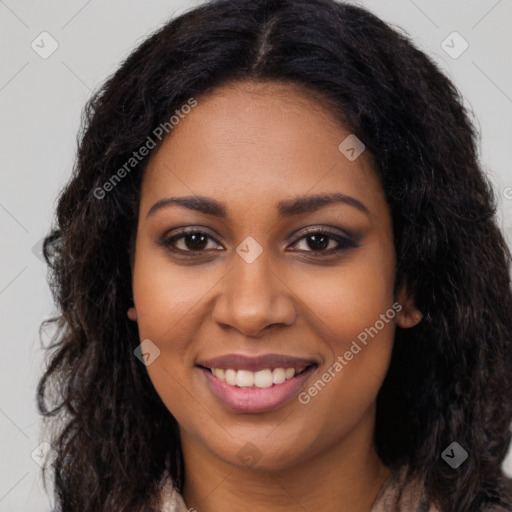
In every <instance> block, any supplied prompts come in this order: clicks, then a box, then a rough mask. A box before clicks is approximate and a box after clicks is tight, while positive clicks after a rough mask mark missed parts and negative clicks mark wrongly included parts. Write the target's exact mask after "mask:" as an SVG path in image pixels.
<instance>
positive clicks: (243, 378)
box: [236, 370, 254, 388]
mask: <svg viewBox="0 0 512 512" xmlns="http://www.w3.org/2000/svg"><path fill="white" fill-rule="evenodd" d="M253 384H254V372H250V371H248V370H238V371H237V372H236V385H237V386H239V387H241V388H250V387H251V386H252V385H253Z"/></svg>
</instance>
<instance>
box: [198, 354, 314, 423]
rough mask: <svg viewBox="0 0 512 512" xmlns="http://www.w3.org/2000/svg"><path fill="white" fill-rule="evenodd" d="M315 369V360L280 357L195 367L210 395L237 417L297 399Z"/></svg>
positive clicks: (241, 358) (234, 357)
mask: <svg viewBox="0 0 512 512" xmlns="http://www.w3.org/2000/svg"><path fill="white" fill-rule="evenodd" d="M318 366H319V364H318V362H317V361H315V360H309V359H303V358H290V357H287V356H281V355H267V356H259V357H256V358H254V357H247V356H243V355H229V356H222V357H219V358H215V359H211V360H208V361H201V362H199V364H197V368H198V369H199V370H200V371H201V372H202V374H203V376H204V378H205V380H206V383H207V385H208V387H209V389H210V391H211V392H212V393H213V395H214V396H215V397H216V398H217V399H218V400H220V402H221V403H222V404H223V405H224V406H226V407H227V408H228V409H230V410H232V411H235V412H238V413H261V412H269V411H271V410H274V409H276V408H278V407H281V406H282V405H284V404H285V403H287V402H288V401H290V400H291V399H292V398H293V397H294V396H297V395H298V393H299V392H300V390H301V388H302V387H303V386H304V383H305V381H306V380H307V379H308V378H309V377H310V376H311V375H312V374H313V373H314V372H315V370H316V369H317V368H318Z"/></svg>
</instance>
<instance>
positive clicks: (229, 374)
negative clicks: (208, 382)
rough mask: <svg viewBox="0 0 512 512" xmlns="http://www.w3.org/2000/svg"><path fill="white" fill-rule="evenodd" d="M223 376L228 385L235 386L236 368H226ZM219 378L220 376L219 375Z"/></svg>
mask: <svg viewBox="0 0 512 512" xmlns="http://www.w3.org/2000/svg"><path fill="white" fill-rule="evenodd" d="M224 377H225V379H224V380H225V381H226V382H227V383H228V384H229V385H230V386H236V370H231V369H229V370H226V371H225V372H224ZM219 378H220V377H219Z"/></svg>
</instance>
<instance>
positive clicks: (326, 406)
mask: <svg viewBox="0 0 512 512" xmlns="http://www.w3.org/2000/svg"><path fill="white" fill-rule="evenodd" d="M197 100H198V104H197V106H195V107H194V108H192V110H191V112H190V113H188V114H187V115H184V116H183V118H182V119H181V120H180V122H179V124H178V125H177V126H175V127H174V129H173V130H172V132H171V136H170V137H168V138H167V139H166V140H165V141H164V142H163V144H162V145H161V146H160V148H159V149H158V151H157V152H156V153H155V154H154V155H153V156H152V158H151V160H150V162H149V164H148V167H147V170H146V174H145V176H144V180H143V184H142V189H141V201H140V212H139V213H140V214H139V223H138V231H137V238H136V248H135V262H134V271H133V288H134V302H135V308H136V312H137V322H138V327H139V333H140V339H141V340H151V343H149V345H148V342H145V344H144V345H143V346H144V347H145V351H146V352H148V353H149V354H150V356H148V362H149V364H148V365H147V371H148V373H149V376H150V378H151V380H152V382H153V384H154V387H155V389H156V390H157V392H158V394H159V395H160V397H161V398H162V400H163V402H164V403H165V405H166V406H167V408H168V409H169V411H170V412H171V413H172V414H173V416H174V417H175V418H176V419H177V421H178V423H179V425H180V431H181V435H182V443H183V449H184V453H185V455H187V453H188V451H191V450H192V448H191V447H192V446H194V447H195V448H196V449H197V450H199V451H200V452H201V453H203V454H204V455H205V456H206V455H209V456H213V457H217V458H219V459H222V460H223V461H225V462H228V463H231V464H236V465H239V466H243V465H247V464H248V462H249V461H252V462H251V463H254V462H257V464H258V466H259V467H263V468H276V469H277V468H286V467H291V466H293V465H294V464H297V463H298V462H300V461H306V460H307V459H311V458H312V457H314V456H315V455H318V454H319V453H321V452H322V451H325V450H327V449H335V448H336V447H340V446H342V445H343V444H346V443H348V442H349V441H351V442H354V440H359V441H358V442H362V441H361V440H363V439H364V440H366V441H367V442H370V440H371V432H372V431H373V425H374V413H375V408H374V405H375V400H376V395H377V392H378V390H379V388H380V386H381V384H382V381H383V379H384V376H385V374H386V371H387V369H388V364H389V360H390V354H391V349H392V345H393V335H394V329H395V322H396V321H398V322H400V319H401V318H405V317H404V316H403V315H404V311H405V309H404V310H402V311H401V312H400V313H398V314H397V309H400V307H399V306H397V305H396V304H395V307H393V305H394V297H393V285H394V278H395V252H394V246H393V233H392V226H391V218H390V211H389V208H388V206H387V204H386V201H385V197H384V192H383V189H382V187H381V184H380V181H379V179H378V176H377V174H376V170H375V167H374V164H373V163H372V159H371V156H370V155H369V154H368V152H363V153H362V154H361V155H360V156H358V157H357V158H355V157H356V156H357V153H358V150H360V149H361V148H360V147H355V146H354V143H353V142H351V139H348V141H346V142H345V143H344V145H342V150H343V152H342V150H340V149H339V146H340V144H341V143H342V142H343V141H344V140H345V139H346V138H347V137H348V136H349V135H350V132H349V131H347V130H345V129H344V128H343V126H341V125H340V124H339V123H338V122H337V121H336V120H335V118H334V117H332V116H331V114H330V113H329V112H328V111H326V110H324V109H323V108H322V107H321V106H320V105H319V104H317V103H315V102H314V101H313V100H311V99H308V98H307V97H306V96H304V95H303V94H302V93H301V92H300V90H299V89H296V88H294V87H292V86H289V85H288V86H287V85H278V84H266V85H263V84H243V85H242V84H238V85H236V86H235V85H230V86H224V87H222V88H220V89H217V90H216V91H215V93H214V94H212V95H209V96H205V97H201V98H198V99H197ZM351 147H353V148H355V151H351V149H350V148H351ZM354 158H355V159H354ZM185 198H186V201H185ZM171 199H176V201H175V202H171V201H170V200H171ZM183 230H186V231H187V233H188V234H187V233H185V234H184V233H183ZM155 346H156V347H157V348H158V349H156V348H155ZM158 350H159V351H160V352H159V354H158ZM151 354H152V355H151ZM155 356H157V357H155ZM214 359H216V361H214ZM212 368H214V370H213V372H212V371H211V369H212ZM215 368H216V369H215ZM287 368H288V370H287ZM304 368H306V369H305V371H304V372H303V373H299V372H301V371H302V370H303V369H304ZM293 369H295V370H293ZM214 374H215V375H214ZM226 380H227V382H226ZM283 380H284V382H283ZM249 443H251V444H249Z"/></svg>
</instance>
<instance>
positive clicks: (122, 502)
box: [38, 0, 512, 512]
mask: <svg viewBox="0 0 512 512" xmlns="http://www.w3.org/2000/svg"><path fill="white" fill-rule="evenodd" d="M86 114H87V115H86V118H85V127H84V132H83V136H82V139H81V143H80V148H79V152H78V158H77V163H76V169H75V173H74V175H73V178H72V180H71V181H70V183H69V184H68V185H67V187H66V188H65V190H64V191H63V193H62V196H61V198H60V200H59V204H58V210H57V226H56V227H55V229H54V230H53V232H52V233H51V234H50V235H49V236H48V238H47V239H46V242H45V253H46V257H47V260H48V262H49V264H50V265H51V268H52V277H53V290H54V293H55V297H56V300H57V302H58V303H59V305H60V308H61V316H60V317H59V318H58V319H56V322H57V326H58V329H57V333H56V340H55V343H54V344H53V345H52V348H53V353H52V355H51V358H50V364H49V367H48V369H47V371H46V373H45V375H44V376H43V378H42V380H41V382H40V385H39V393H38V398H39V407H40V410H41V412H42V414H43V415H45V416H46V417H53V416H56V417H58V418H61V421H62V422H63V424H60V426H59V428H55V430H54V434H55V435H54V441H53V446H54V448H55V449H56V450H57V452H58V458H57V460H56V462H55V464H54V484H55V494H56V501H57V506H58V507H59V508H58V510H65V511H100V510H108V511H124V510H149V509H152V510H173V511H182V510H198V511H199V512H202V511H204V512H208V511H217V510H221V509H222V510H224V511H231V510H252V511H260V510H261V511H263V510H265V511H266V510H272V511H288V510H297V509H298V510H301V509H303V510H311V511H313V510H314V511H319V512H327V511H336V512H348V511H351V512H353V511H361V512H362V511H364V512H368V511H371V512H378V511H379V512H380V511H391V510H392V511H395V510H397V511H398V510H399V511H404V512H411V511H425V510H428V511H439V512H455V511H456V512H470V511H476V510H486V511H491V510H493V511H499V510H510V509H511V507H512V496H511V489H510V481H509V480H508V479H507V478H506V477H505V475H504V474H503V472H502V470H501V464H502V462H503V460H504V458H505V455H506V453H507V449H508V447H509V443H510V424H511V421H512V397H511V396H510V389H511V384H512V382H511V381H512V345H511V334H510V333H511V332H512V300H511V291H510V282H509V275H508V260H509V258H510V254H509V251H508V249H507V247H506V244H505V242H504V239H503V237H502V235H501V233H500V231H499V229H498V227H497V224H496V221H495V211H496V207H495V201H494V197H493V195H492V191H491V189H490V186H489V183H488V181H487V180H486V178H485V177H484V175H483V173H482V171H481V168H480V166H479V163H478V161H477V155H476V149H475V133H474V130H473V127H472V125H471V124H470V122H469V120H468V116H467V114H466V112H465V110H464V108H463V106H462V102H461V99H460V97H459V95H458V93H457V91H456V90H455V88H454V86H453V85H452V84H451V83H450V81H449V80H448V79H447V78H446V77H445V76H443V75H442V74H441V73H440V72H439V70H438V69H437V68H436V66H435V65H434V64H433V63H432V62H431V61H430V60H429V58H427V57H426V56H425V55H424V54H423V53H421V52H420V51H418V50H417V49H416V48H415V47H414V46H413V45H412V43H411V42H410V41H409V40H408V39H407V38H405V37H404V36H403V35H401V34H399V33H397V32H396V31H394V30H393V29H391V28H390V27H389V26H387V25H386V24H385V23H383V22H382V21H380V20H379V19H377V18H376V17H375V16H373V15H372V14H370V13H368V12H367V11H365V10H364V9H361V8H358V7H354V6H350V5H346V4H341V3H337V2H334V1H332V0H267V1H264V0H235V1H233V0H229V1H227V0H220V1H213V2H209V3H206V4H203V5H201V6H199V7H197V8H195V9H193V10H191V11H189V12H188V13H185V14H184V15H182V16H180V17H179V18H177V19H175V20H173V21H170V22H169V23H167V24H166V25H165V26H164V27H163V28H162V29H160V30H159V31H158V32H156V33H155V34H154V35H152V36H151V37H150V38H149V39H147V40H146V41H145V42H143V43H142V44H141V45H140V47H139V48H137V50H136V51H135V52H134V53H133V54H132V55H131V56H130V57H129V58H128V59H127V60H126V61H125V62H124V63H123V65H122V66H121V67H120V69H119V70H118V71H117V72H116V73H115V75H114V76H112V77H111V78H110V79H109V80H108V81H107V82H106V84H105V85H104V86H103V88H102V89H101V90H100V91H99V92H98V93H97V94H96V95H95V96H94V97H93V98H92V100H91V101H90V102H89V104H88V108H87V112H86Z"/></svg>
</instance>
